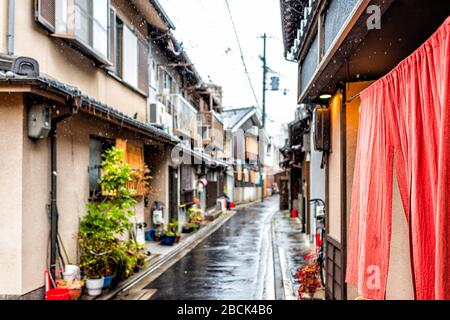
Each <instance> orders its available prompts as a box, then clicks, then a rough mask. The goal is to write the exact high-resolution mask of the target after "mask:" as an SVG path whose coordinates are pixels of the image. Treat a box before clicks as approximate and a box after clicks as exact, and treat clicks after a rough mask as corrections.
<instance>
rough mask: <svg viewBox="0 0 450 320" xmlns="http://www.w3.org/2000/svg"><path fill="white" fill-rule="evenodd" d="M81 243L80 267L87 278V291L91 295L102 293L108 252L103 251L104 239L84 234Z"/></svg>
mask: <svg viewBox="0 0 450 320" xmlns="http://www.w3.org/2000/svg"><path fill="white" fill-rule="evenodd" d="M79 243H80V247H81V248H82V254H81V257H80V269H81V272H82V274H83V276H84V278H85V279H86V289H87V293H88V295H90V296H98V295H100V294H101V293H102V289H103V285H104V281H105V278H104V270H105V264H104V257H103V256H104V255H106V254H107V253H106V252H102V251H101V250H102V249H104V248H105V243H104V241H103V240H102V239H99V238H94V237H89V238H88V237H84V236H80V239H79ZM99 250H100V251H99Z"/></svg>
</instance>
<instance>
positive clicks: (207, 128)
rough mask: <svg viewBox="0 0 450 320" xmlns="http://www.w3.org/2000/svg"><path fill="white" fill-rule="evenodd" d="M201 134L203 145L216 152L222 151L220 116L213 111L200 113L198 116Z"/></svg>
mask: <svg viewBox="0 0 450 320" xmlns="http://www.w3.org/2000/svg"><path fill="white" fill-rule="evenodd" d="M199 118H200V121H201V126H202V127H203V128H204V129H203V132H202V137H203V145H204V146H206V145H210V146H213V147H214V148H216V149H218V150H223V144H224V136H223V134H224V127H223V122H222V119H221V118H220V116H219V115H218V114H217V113H216V112H214V111H205V112H200V115H199Z"/></svg>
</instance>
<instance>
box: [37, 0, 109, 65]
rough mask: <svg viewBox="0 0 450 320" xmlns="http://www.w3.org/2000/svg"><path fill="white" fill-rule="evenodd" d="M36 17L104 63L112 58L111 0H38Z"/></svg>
mask: <svg viewBox="0 0 450 320" xmlns="http://www.w3.org/2000/svg"><path fill="white" fill-rule="evenodd" d="M34 3H35V5H34V12H35V19H36V21H38V22H39V23H40V24H42V25H43V26H44V27H45V28H46V29H47V30H48V31H50V32H51V33H55V35H56V36H58V35H59V36H61V38H62V39H63V40H64V41H66V42H68V43H69V44H71V45H72V46H73V47H74V48H77V49H78V50H79V51H81V52H82V53H83V54H84V55H86V56H87V57H89V58H91V59H93V60H94V61H96V62H98V63H99V64H100V65H109V61H108V46H109V35H108V23H109V12H110V11H109V0H70V1H69V0H34Z"/></svg>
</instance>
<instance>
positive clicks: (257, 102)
mask: <svg viewBox="0 0 450 320" xmlns="http://www.w3.org/2000/svg"><path fill="white" fill-rule="evenodd" d="M225 4H226V5H227V9H228V14H229V15H230V20H231V24H232V26H233V31H234V35H235V37H236V41H237V44H238V47H239V51H240V53H241V60H242V65H243V66H244V71H245V74H246V76H247V79H248V83H249V84H250V88H251V89H252V92H253V97H254V98H255V102H256V105H257V106H258V108H260V105H259V101H258V98H257V95H256V92H255V88H254V87H253V83H252V79H251V78H250V73H249V72H248V68H247V64H246V63H245V59H244V52H243V50H242V46H241V42H240V40H239V36H238V33H237V30H236V25H235V24H234V19H233V14H232V13H231V9H230V5H229V3H228V0H225Z"/></svg>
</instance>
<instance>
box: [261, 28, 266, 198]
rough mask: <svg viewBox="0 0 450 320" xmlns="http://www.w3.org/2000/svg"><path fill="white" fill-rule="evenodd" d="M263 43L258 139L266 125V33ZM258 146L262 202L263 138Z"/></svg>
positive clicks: (262, 135)
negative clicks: (260, 120)
mask: <svg viewBox="0 0 450 320" xmlns="http://www.w3.org/2000/svg"><path fill="white" fill-rule="evenodd" d="M262 38H263V43H264V49H263V57H262V60H263V98H262V127H261V136H260V137H259V138H260V139H264V134H263V133H264V128H265V126H266V77H267V60H266V42H267V35H266V34H265V33H264V35H263V36H262ZM260 146H262V148H263V150H261V152H260V159H259V177H260V182H261V202H264V191H265V190H264V163H263V159H264V155H265V146H264V140H262V142H261V143H260Z"/></svg>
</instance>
